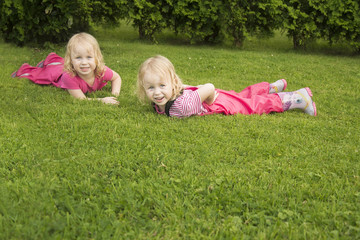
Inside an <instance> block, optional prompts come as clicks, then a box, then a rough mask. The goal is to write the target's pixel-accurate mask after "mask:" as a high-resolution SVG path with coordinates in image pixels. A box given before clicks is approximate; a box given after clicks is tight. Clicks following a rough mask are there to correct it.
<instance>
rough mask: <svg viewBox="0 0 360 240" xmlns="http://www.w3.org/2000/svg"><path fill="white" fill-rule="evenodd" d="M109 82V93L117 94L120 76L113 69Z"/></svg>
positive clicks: (119, 86)
mask: <svg viewBox="0 0 360 240" xmlns="http://www.w3.org/2000/svg"><path fill="white" fill-rule="evenodd" d="M110 82H111V94H112V95H114V96H119V94H120V89H121V77H120V75H119V74H118V73H117V72H115V71H113V77H112V78H111V80H110Z"/></svg>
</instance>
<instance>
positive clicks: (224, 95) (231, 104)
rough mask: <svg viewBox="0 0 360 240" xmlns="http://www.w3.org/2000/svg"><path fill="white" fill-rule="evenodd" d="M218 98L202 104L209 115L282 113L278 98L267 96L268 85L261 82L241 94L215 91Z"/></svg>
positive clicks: (273, 95) (271, 95)
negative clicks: (211, 102)
mask: <svg viewBox="0 0 360 240" xmlns="http://www.w3.org/2000/svg"><path fill="white" fill-rule="evenodd" d="M216 91H218V93H219V96H218V97H217V98H216V100H215V102H214V103H213V104H211V105H208V104H206V103H205V102H204V103H203V106H204V107H205V109H206V110H207V111H208V113H207V114H209V113H222V114H225V115H229V114H231V115H232V114H238V113H240V114H245V115H249V114H263V113H266V114H268V113H271V112H283V111H284V110H283V107H282V102H281V99H280V97H279V96H278V95H277V94H276V93H275V94H269V83H267V82H262V83H257V84H254V85H251V86H248V87H247V88H245V89H244V90H242V91H241V92H239V93H237V92H235V91H225V90H221V89H216Z"/></svg>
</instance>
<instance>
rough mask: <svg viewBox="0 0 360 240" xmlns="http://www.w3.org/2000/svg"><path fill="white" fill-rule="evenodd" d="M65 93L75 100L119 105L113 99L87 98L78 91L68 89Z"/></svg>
mask: <svg viewBox="0 0 360 240" xmlns="http://www.w3.org/2000/svg"><path fill="white" fill-rule="evenodd" d="M67 91H68V92H69V93H70V95H71V96H73V97H74V98H77V99H87V100H99V101H101V102H103V103H110V104H119V102H118V101H117V100H116V98H115V97H104V98H87V97H86V96H85V94H84V93H83V92H82V91H81V90H80V89H68V90H67Z"/></svg>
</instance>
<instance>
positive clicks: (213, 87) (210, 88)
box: [206, 83, 215, 92]
mask: <svg viewBox="0 0 360 240" xmlns="http://www.w3.org/2000/svg"><path fill="white" fill-rule="evenodd" d="M206 85H207V87H208V88H209V90H210V91H212V92H215V86H214V84H212V83H207V84H206Z"/></svg>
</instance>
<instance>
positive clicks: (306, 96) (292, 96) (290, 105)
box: [278, 87, 316, 116]
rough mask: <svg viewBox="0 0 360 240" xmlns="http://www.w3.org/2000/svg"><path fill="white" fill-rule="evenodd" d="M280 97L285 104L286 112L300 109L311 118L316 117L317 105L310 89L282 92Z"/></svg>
mask: <svg viewBox="0 0 360 240" xmlns="http://www.w3.org/2000/svg"><path fill="white" fill-rule="evenodd" d="M278 95H279V97H280V98H281V101H282V103H283V109H284V111H287V110H291V109H294V108H298V109H302V110H303V111H304V112H305V113H307V114H309V115H311V116H316V105H315V102H313V100H312V98H311V97H312V92H311V90H310V88H308V87H306V88H302V89H299V90H297V91H294V92H280V93H278Z"/></svg>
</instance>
